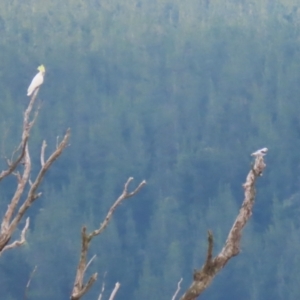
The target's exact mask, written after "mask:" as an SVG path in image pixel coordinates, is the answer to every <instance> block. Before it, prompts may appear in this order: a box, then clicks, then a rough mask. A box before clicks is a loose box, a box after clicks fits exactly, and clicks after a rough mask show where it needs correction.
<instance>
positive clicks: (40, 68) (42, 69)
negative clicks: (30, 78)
mask: <svg viewBox="0 0 300 300" xmlns="http://www.w3.org/2000/svg"><path fill="white" fill-rule="evenodd" d="M37 69H38V70H39V71H40V72H42V73H43V74H45V72H46V69H45V67H44V65H40V66H39V67H38V68H37Z"/></svg>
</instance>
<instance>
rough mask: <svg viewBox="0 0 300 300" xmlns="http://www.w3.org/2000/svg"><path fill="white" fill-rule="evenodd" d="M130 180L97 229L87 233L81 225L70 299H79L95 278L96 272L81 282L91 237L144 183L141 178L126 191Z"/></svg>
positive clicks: (131, 178) (104, 225)
mask: <svg viewBox="0 0 300 300" xmlns="http://www.w3.org/2000/svg"><path fill="white" fill-rule="evenodd" d="M132 180H133V177H130V178H129V179H128V180H127V182H126V183H125V186H124V189H123V192H122V194H121V195H120V196H119V198H118V199H117V200H116V201H115V203H114V204H113V205H112V206H111V208H110V209H109V211H108V213H107V215H106V217H105V219H104V221H103V222H102V224H100V227H99V228H98V229H96V230H94V231H92V232H91V233H87V232H86V227H85V226H83V227H82V230H81V254H80V260H79V264H78V267H77V271H76V278H75V282H74V286H73V290H72V294H71V298H70V299H71V300H79V299H80V298H81V297H82V296H83V295H84V294H85V293H86V292H87V291H88V290H89V289H90V288H91V286H92V285H93V283H94V282H95V281H96V280H97V275H98V274H97V273H94V274H93V275H92V276H91V277H90V279H89V280H88V282H87V283H86V284H84V283H83V280H84V275H85V272H86V270H87V267H88V265H87V263H86V262H87V252H88V249H89V245H90V242H91V241H92V239H93V238H94V237H95V236H97V235H99V234H101V233H102V232H103V231H104V230H105V228H106V227H107V225H108V224H109V221H110V220H111V217H112V215H113V213H114V211H115V209H116V208H117V207H118V206H119V205H120V204H121V203H122V201H123V200H125V199H127V198H130V197H133V196H134V195H136V194H137V193H138V192H139V191H140V190H141V189H142V188H143V186H144V185H146V181H145V180H143V181H142V182H141V183H140V184H139V185H138V187H137V188H136V189H135V190H134V191H133V192H128V187H129V184H130V182H131V181H132ZM118 289H119V285H118V287H117V285H116V287H115V290H116V291H115V293H116V292H117V290H118ZM112 296H113V298H114V295H111V297H112ZM113 298H112V299H113Z"/></svg>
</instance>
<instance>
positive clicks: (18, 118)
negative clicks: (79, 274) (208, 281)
mask: <svg viewBox="0 0 300 300" xmlns="http://www.w3.org/2000/svg"><path fill="white" fill-rule="evenodd" d="M299 17H300V4H299V1H296V0H291V1H283V0H281V1H280V0H272V1H269V0H253V1H251V0H248V1H243V0H213V1H212V0H211V1H210V0H186V1H182V0H101V1H100V0H89V1H81V0H72V1H71V0H66V1H61V0H51V1H50V0H43V1H37V0H26V1H21V0H15V1H8V0H4V1H1V2H0V36H1V41H0V134H1V139H0V151H1V155H2V156H4V155H5V154H6V155H8V154H9V153H10V151H11V150H12V149H13V148H14V147H15V146H16V145H17V144H18V141H19V135H20V129H21V126H22V112H23V110H24V108H25V106H26V104H27V103H28V101H29V100H28V98H27V97H26V90H27V87H28V85H29V83H30V81H31V79H32V77H33V76H34V75H35V74H36V72H37V71H36V67H37V66H38V65H39V64H41V63H43V64H44V65H45V67H46V70H47V72H46V78H45V83H44V85H43V86H42V88H41V90H40V93H39V99H40V101H41V102H42V108H41V111H40V115H39V117H38V121H37V123H36V126H35V128H34V130H33V133H32V135H31V140H30V142H31V144H30V145H31V146H30V147H31V153H32V156H33V160H34V165H33V168H34V171H33V176H34V174H35V173H36V172H37V170H38V167H39V150H40V146H41V144H42V140H43V139H44V138H45V139H47V143H48V145H49V146H48V148H47V150H48V152H47V153H48V154H49V153H50V151H51V149H53V148H54V147H55V144H56V137H57V136H62V134H63V133H64V131H65V130H66V129H67V128H68V127H71V130H72V136H71V146H70V147H69V148H67V149H66V151H65V152H64V154H63V155H62V156H61V157H60V159H59V161H57V162H56V163H55V166H54V167H53V168H52V169H51V171H50V172H49V174H48V175H47V176H46V178H45V181H44V183H43V185H42V187H41V189H40V190H41V191H42V192H43V197H42V198H41V199H39V200H38V201H37V203H35V204H34V207H33V208H32V209H31V210H30V212H29V215H30V217H31V225H30V232H29V233H28V235H27V243H26V245H25V246H24V247H22V248H20V249H15V250H12V251H8V252H6V253H5V254H3V256H2V257H1V258H0V294H1V299H5V300H19V299H23V296H24V290H25V286H26V283H27V281H28V278H29V274H30V273H31V271H32V270H33V268H34V266H36V265H37V266H38V269H37V271H36V273H35V275H34V277H33V279H32V282H31V286H30V291H29V299H30V300H37V299H38V300H50V299H51V300H53V299H56V300H63V299H69V296H70V293H71V289H72V285H73V282H74V279H75V271H76V267H77V262H78V259H79V254H80V245H81V241H80V228H81V226H82V225H83V224H86V225H87V226H88V229H89V230H92V229H95V228H96V227H97V226H99V224H100V222H102V220H103V218H104V216H105V214H106V212H107V209H108V208H109V207H110V205H111V204H112V203H113V202H114V201H115V199H116V197H117V196H118V195H119V194H120V193H121V191H122V189H123V184H124V182H125V181H126V180H127V178H128V177H129V176H133V177H134V178H135V181H134V184H138V183H139V182H140V181H141V180H143V179H145V180H147V182H148V185H147V186H146V187H145V188H144V189H143V190H142V191H141V192H140V193H139V195H138V196H136V197H135V198H133V199H129V200H127V201H126V202H124V204H123V205H122V206H121V207H120V208H119V210H118V211H117V212H116V214H115V215H114V217H113V221H112V223H111V224H110V226H109V228H108V230H107V231H106V232H105V233H104V234H103V235H102V236H100V237H98V238H96V239H95V240H94V241H93V244H92V247H91V249H90V252H89V253H90V257H92V255H94V254H97V259H96V260H95V261H94V262H93V264H92V265H91V267H90V268H89V272H88V274H87V275H89V274H91V273H92V272H96V271H97V272H99V279H98V281H97V282H96V283H95V284H94V286H93V288H92V289H91V291H90V292H89V293H88V294H87V295H86V296H85V297H84V299H87V300H88V299H89V300H95V299H97V297H98V295H99V293H100V290H101V285H102V277H103V274H104V273H105V272H107V275H106V279H105V280H106V294H105V297H106V298H107V296H108V295H109V294H110V292H111V290H112V288H113V286H114V283H115V282H116V281H120V282H121V289H120V291H119V293H118V295H117V297H116V299H117V300H122V299H123V300H127V299H132V300H141V299H143V300H150V299H151V300H153V299H158V300H160V299H171V298H172V295H173V293H174V292H175V290H176V285H177V282H178V280H179V279H180V278H181V277H183V278H184V281H183V288H186V287H187V286H189V285H190V283H191V281H192V272H193V269H194V268H198V267H200V266H201V265H202V262H203V261H204V259H205V251H206V245H207V243H206V231H207V229H212V230H213V232H214V235H215V240H216V247H215V253H217V251H219V250H220V249H221V247H222V245H223V243H224V241H225V239H226V236H227V233H228V230H229V229H230V227H231V224H232V222H233V220H234V218H235V216H236V214H237V212H238V210H239V207H240V204H241V203H242V201H243V189H242V183H243V182H244V180H245V177H246V174H247V172H248V171H249V169H250V164H251V158H250V153H251V152H253V151H254V150H257V149H258V148H261V147H268V148H269V154H268V155H267V156H266V163H267V169H266V171H265V173H264V175H263V177H262V178H260V179H259V181H258V183H257V189H258V192H257V198H256V200H257V201H256V203H255V208H254V214H253V217H252V219H251V221H250V223H249V224H248V225H247V228H246V230H245V232H244V236H243V241H242V251H241V254H240V255H239V256H238V257H236V258H234V259H233V260H231V261H230V262H229V264H228V265H227V266H226V268H225V269H224V270H223V271H222V272H221V274H219V275H218V276H217V278H216V280H215V281H214V282H213V284H212V285H211V286H210V287H209V289H208V290H207V291H206V292H205V293H204V294H203V296H202V298H201V299H204V300H205V299H206V300H208V299H209V300H232V299H247V300H261V299H273V300H277V299H285V300H287V299H292V300H294V299H297V298H299V297H300V285H299V282H300V273H299V268H300V252H299V250H300V228H299V225H300V219H299V213H300V177H299V175H300V151H299V150H300V101H299V94H300V84H299V83H300V19H299ZM1 168H3V165H1ZM15 184H16V182H15V179H8V180H6V181H4V182H2V185H1V186H0V216H2V215H3V214H4V211H5V209H6V207H7V203H8V201H9V199H10V197H11V195H12V192H13V190H14V188H15ZM21 226H22V224H20V228H22V227H21ZM182 291H183V290H182Z"/></svg>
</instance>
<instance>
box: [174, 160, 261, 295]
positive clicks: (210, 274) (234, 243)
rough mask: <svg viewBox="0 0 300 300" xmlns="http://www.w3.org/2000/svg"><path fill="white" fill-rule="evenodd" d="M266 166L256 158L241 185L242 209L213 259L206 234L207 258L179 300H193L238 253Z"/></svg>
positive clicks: (209, 237) (210, 238)
mask: <svg viewBox="0 0 300 300" xmlns="http://www.w3.org/2000/svg"><path fill="white" fill-rule="evenodd" d="M265 167H266V164H265V163H264V159H263V156H262V155H259V156H256V158H255V162H254V165H253V167H252V168H251V170H250V172H249V173H248V176H247V178H246V182H245V184H244V185H243V187H244V190H245V192H244V193H245V198H244V201H243V204H242V207H241V209H240V211H239V213H238V215H237V218H236V220H235V222H234V223H233V226H232V228H231V230H230V231H229V234H228V237H227V240H226V242H225V245H224V247H223V249H222V250H221V252H220V253H219V254H218V255H217V256H216V257H215V258H213V254H212V251H213V236H212V233H211V232H210V231H209V232H208V250H207V257H206V261H205V263H204V265H203V267H202V268H201V269H199V270H195V271H194V281H193V283H192V284H191V286H190V287H189V288H188V290H187V291H186V293H185V294H184V295H183V296H182V297H181V298H180V299H181V300H195V299H196V298H197V297H198V296H199V295H200V294H201V293H202V292H203V291H204V290H205V289H206V288H207V287H208V286H209V285H210V283H211V282H212V280H213V278H214V277H215V276H216V274H217V273H218V272H219V271H220V270H221V269H223V268H224V266H225V265H226V264H227V262H228V261H229V260H230V259H231V258H232V257H234V256H236V255H238V254H239V252H240V240H241V237H242V231H243V228H244V227H245V225H246V223H247V222H248V220H249V219H250V217H251V215H252V209H253V205H254V200H255V194H256V190H255V182H256V179H257V178H258V177H259V176H261V175H262V173H263V171H264V169H265Z"/></svg>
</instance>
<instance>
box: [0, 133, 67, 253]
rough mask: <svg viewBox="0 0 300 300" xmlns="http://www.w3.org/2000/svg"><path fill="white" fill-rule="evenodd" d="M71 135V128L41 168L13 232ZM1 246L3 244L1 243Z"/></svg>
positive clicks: (13, 227)
mask: <svg viewBox="0 0 300 300" xmlns="http://www.w3.org/2000/svg"><path fill="white" fill-rule="evenodd" d="M69 137H70V129H68V130H67V132H66V134H65V136H64V138H63V140H62V141H61V143H60V144H59V146H58V148H57V149H56V150H55V151H54V152H53V153H52V154H51V156H50V157H49V158H48V160H47V161H46V162H45V164H44V166H42V168H41V169H40V172H39V173H38V175H37V177H36V179H35V181H34V182H33V183H32V185H31V186H30V189H29V192H28V195H27V198H26V200H25V201H24V203H23V204H22V205H21V207H20V208H19V211H18V213H17V215H16V216H15V218H14V219H13V220H12V222H11V224H10V230H12V232H13V231H14V230H15V229H16V227H17V225H18V223H19V222H20V220H21V218H22V217H23V215H24V214H25V212H26V211H27V209H28V208H29V207H30V206H31V205H32V203H33V202H34V201H35V200H36V199H37V198H39V197H40V196H41V193H38V194H36V191H37V189H38V187H39V185H40V184H41V182H42V180H43V178H44V176H45V174H46V172H47V171H48V170H49V168H50V167H51V165H52V164H53V163H54V161H55V160H56V159H57V158H58V157H59V156H60V155H61V153H62V152H63V150H64V149H65V148H66V147H67V143H68V140H69ZM25 165H26V164H25ZM0 246H1V244H0ZM0 249H1V247H0Z"/></svg>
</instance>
